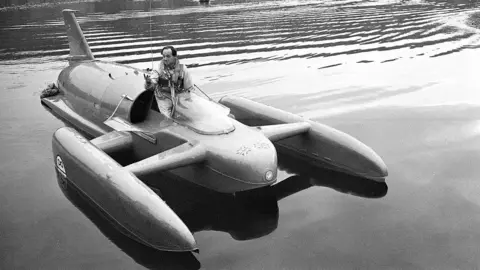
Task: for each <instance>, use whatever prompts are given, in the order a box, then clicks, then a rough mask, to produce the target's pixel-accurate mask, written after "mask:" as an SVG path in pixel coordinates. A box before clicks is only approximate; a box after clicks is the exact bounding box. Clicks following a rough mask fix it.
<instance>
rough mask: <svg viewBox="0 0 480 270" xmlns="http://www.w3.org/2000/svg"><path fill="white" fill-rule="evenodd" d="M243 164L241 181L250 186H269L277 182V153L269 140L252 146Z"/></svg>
mask: <svg viewBox="0 0 480 270" xmlns="http://www.w3.org/2000/svg"><path fill="white" fill-rule="evenodd" d="M249 154H250V155H249V156H250V157H249V158H248V159H245V160H244V162H243V166H241V167H243V168H242V171H243V173H242V174H240V175H242V177H241V180H242V181H244V182H246V183H249V184H252V185H262V186H264V185H269V184H273V183H274V182H275V181H276V180H277V151H276V150H275V147H274V146H273V144H272V143H271V142H270V141H269V140H265V141H262V142H259V143H256V144H253V147H252V149H251V153H249Z"/></svg>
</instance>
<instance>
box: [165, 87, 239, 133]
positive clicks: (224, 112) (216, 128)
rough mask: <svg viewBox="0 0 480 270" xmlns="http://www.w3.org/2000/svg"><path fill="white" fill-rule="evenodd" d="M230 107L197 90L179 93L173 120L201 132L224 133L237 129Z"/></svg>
mask: <svg viewBox="0 0 480 270" xmlns="http://www.w3.org/2000/svg"><path fill="white" fill-rule="evenodd" d="M229 113H230V109H228V108H227V107H224V106H222V105H220V104H218V103H216V102H213V101H211V100H209V99H207V98H205V97H203V96H200V95H199V94H198V93H197V92H196V91H191V92H182V93H179V94H177V104H176V106H175V113H174V115H173V120H174V121H175V122H177V123H179V124H182V125H185V126H188V127H189V128H191V129H193V130H194V131H196V132H198V133H200V134H224V133H229V132H231V131H233V130H234V129H235V127H234V125H233V123H232V121H231V118H230V117H228V114H229Z"/></svg>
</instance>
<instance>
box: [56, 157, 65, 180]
mask: <svg viewBox="0 0 480 270" xmlns="http://www.w3.org/2000/svg"><path fill="white" fill-rule="evenodd" d="M55 164H56V165H57V170H58V171H59V172H60V173H61V174H62V175H63V177H66V176H67V172H66V171H65V165H64V164H63V160H62V158H61V157H60V156H57V158H56V162H55Z"/></svg>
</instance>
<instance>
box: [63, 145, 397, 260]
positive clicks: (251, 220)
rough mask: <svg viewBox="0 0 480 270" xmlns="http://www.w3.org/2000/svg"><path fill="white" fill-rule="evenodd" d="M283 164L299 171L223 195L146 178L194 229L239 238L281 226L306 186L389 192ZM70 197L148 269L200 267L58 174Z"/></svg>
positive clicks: (300, 165) (294, 164)
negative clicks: (123, 228) (144, 237)
mask: <svg viewBox="0 0 480 270" xmlns="http://www.w3.org/2000/svg"><path fill="white" fill-rule="evenodd" d="M279 166H280V168H282V169H283V170H286V171H288V172H291V173H295V175H292V176H290V177H287V178H286V179H284V180H283V181H280V182H279V183H277V184H275V185H273V186H270V187H265V188H260V189H256V190H250V191H245V192H239V193H236V194H224V193H218V192H214V191H210V190H207V189H205V188H203V187H200V186H197V185H194V184H191V183H189V182H187V181H183V180H181V179H175V178H171V177H169V176H167V175H165V174H164V175H163V176H162V177H161V178H159V177H158V176H157V177H153V176H152V177H149V178H145V179H142V180H143V181H145V182H146V183H147V184H148V185H149V186H150V187H151V188H152V189H153V190H154V191H155V192H156V193H157V194H159V196H161V197H162V199H164V200H165V201H166V202H167V204H168V205H169V206H170V207H171V208H172V209H173V210H174V211H175V212H176V213H177V214H178V216H179V217H180V218H181V219H182V220H183V221H184V222H185V224H186V225H187V227H188V228H189V229H190V230H191V231H192V232H193V233H195V232H200V231H206V230H213V231H222V232H226V233H229V234H230V235H231V236H232V238H234V239H235V240H238V241H243V240H250V239H255V238H259V237H262V236H265V235H268V234H270V233H271V232H273V231H274V230H275V229H276V228H277V226H278V220H279V209H278V201H279V200H281V199H283V198H285V197H288V196H290V195H293V194H296V193H298V192H301V191H303V190H305V189H308V188H311V187H315V186H320V187H329V188H332V189H335V190H337V191H340V192H343V193H347V194H352V195H355V196H360V197H366V198H379V197H383V196H385V194H386V193H387V189H388V188H387V185H386V184H385V183H378V182H374V181H371V180H367V179H362V178H358V177H352V176H348V175H345V174H342V173H337V172H332V171H328V170H321V169H314V168H311V167H310V166H308V165H305V163H304V162H300V161H298V160H297V161H296V160H293V159H291V158H289V157H287V156H285V155H282V154H280V155H279ZM58 181H59V185H60V187H61V188H62V190H63V191H64V193H65V195H66V196H67V198H69V199H70V201H71V202H72V203H73V204H74V205H75V206H77V207H78V208H79V209H80V210H81V211H82V212H83V213H84V214H85V215H86V216H87V217H88V218H89V219H90V220H91V221H92V222H93V223H95V225H96V226H97V227H98V228H99V229H100V230H101V231H102V233H104V234H105V235H106V236H107V238H109V239H110V240H111V241H112V242H113V243H115V244H116V245H117V246H118V247H120V248H121V249H122V250H123V251H124V252H125V253H127V254H128V255H129V256H131V257H132V258H133V259H134V260H135V261H137V262H138V263H140V264H142V265H144V266H147V267H149V268H152V267H154V268H158V269H160V268H161V269H164V268H165V267H168V268H170V267H174V268H175V269H178V268H179V267H185V268H188V269H190V268H198V265H197V264H198V261H196V259H195V257H193V255H192V254H191V253H183V254H180V253H169V252H160V251H156V250H153V249H151V248H149V247H146V246H143V245H142V244H139V243H137V242H135V241H134V240H131V239H130V238H128V237H126V236H124V235H123V234H121V233H120V232H119V231H117V229H116V228H114V227H113V226H112V225H111V224H110V223H109V222H108V221H107V220H106V218H105V217H103V216H102V215H101V214H99V212H97V211H94V207H93V206H92V204H89V203H87V202H88V199H86V197H84V196H82V195H80V194H81V193H80V192H79V191H77V190H75V188H74V186H73V185H70V184H68V183H66V182H65V181H63V180H62V179H61V178H60V177H58Z"/></svg>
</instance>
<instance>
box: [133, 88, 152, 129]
mask: <svg viewBox="0 0 480 270" xmlns="http://www.w3.org/2000/svg"><path fill="white" fill-rule="evenodd" d="M150 109H152V110H154V111H157V112H158V105H157V101H156V100H155V98H154V93H153V91H143V93H141V94H140V95H139V96H138V97H137V98H136V99H135V101H134V102H133V104H132V107H131V108H130V122H131V123H132V124H135V123H140V122H143V121H144V120H145V119H146V118H147V115H148V113H149V111H150Z"/></svg>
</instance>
